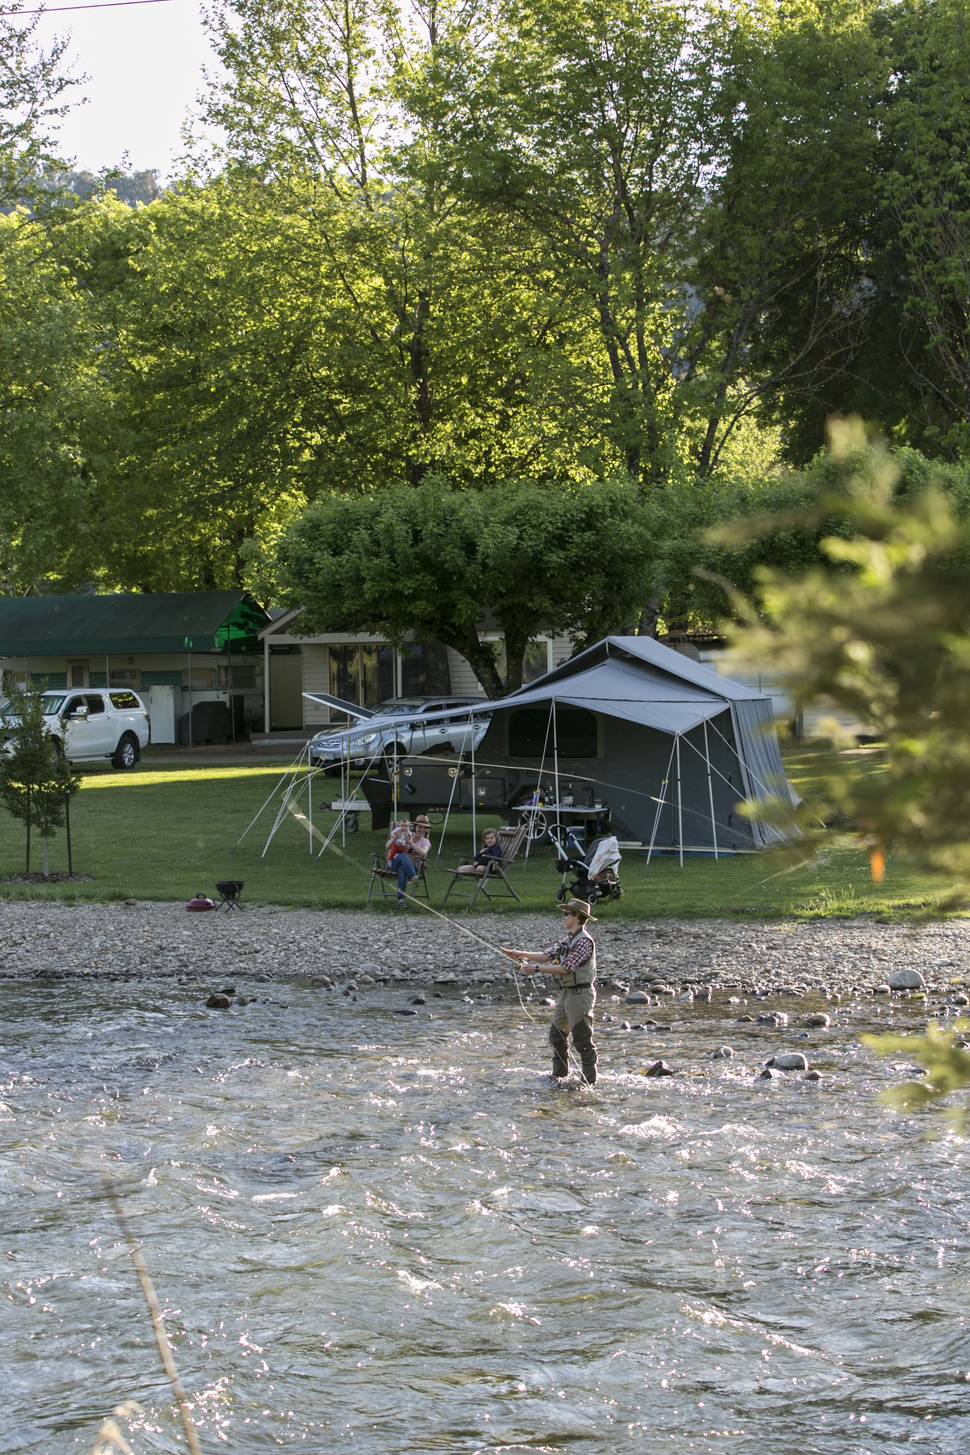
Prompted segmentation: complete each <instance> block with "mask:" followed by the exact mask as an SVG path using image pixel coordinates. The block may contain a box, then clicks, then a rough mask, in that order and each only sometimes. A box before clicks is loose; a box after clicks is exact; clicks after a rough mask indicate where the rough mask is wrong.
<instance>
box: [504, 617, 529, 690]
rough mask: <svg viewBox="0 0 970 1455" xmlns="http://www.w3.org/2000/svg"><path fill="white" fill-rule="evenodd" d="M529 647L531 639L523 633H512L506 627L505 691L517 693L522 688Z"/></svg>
mask: <svg viewBox="0 0 970 1455" xmlns="http://www.w3.org/2000/svg"><path fill="white" fill-rule="evenodd" d="M528 645H529V638H528V637H527V636H523V635H522V634H521V632H515V631H510V630H509V628H508V627H505V691H506V692H515V691H516V689H517V688H519V687H521V686H522V676H523V672H524V669H525V652H526V648H527V647H528Z"/></svg>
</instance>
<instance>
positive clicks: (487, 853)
mask: <svg viewBox="0 0 970 1455" xmlns="http://www.w3.org/2000/svg"><path fill="white" fill-rule="evenodd" d="M501 858H502V845H501V844H500V843H499V838H498V833H497V831H496V830H495V829H486V830H485V832H484V834H483V835H482V847H481V848H480V849H479V851H478V853H477V854H476V855H475V857H474V859H470V860H469V859H466V860H465V861H464V862H463V863H462V864H460V865H459V866H458V868H457V869H456V870H455V873H456V874H479V875H481V874H487V873H488V866H489V864H491V863H493V862H495V863H498V862H500V861H501Z"/></svg>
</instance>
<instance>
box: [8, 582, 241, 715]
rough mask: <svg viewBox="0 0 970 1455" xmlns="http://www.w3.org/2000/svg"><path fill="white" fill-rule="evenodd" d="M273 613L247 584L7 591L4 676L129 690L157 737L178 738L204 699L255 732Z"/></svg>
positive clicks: (33, 683)
mask: <svg viewBox="0 0 970 1455" xmlns="http://www.w3.org/2000/svg"><path fill="white" fill-rule="evenodd" d="M269 621H270V615H269V613H268V612H267V611H265V610H264V609H263V607H261V606H260V605H259V603H258V602H257V601H255V600H254V599H253V597H252V596H250V595H249V593H248V592H245V591H169V592H161V593H158V594H153V595H147V594H139V593H134V592H131V593H124V594H117V595H111V596H96V595H78V596H16V597H10V596H8V597H0V673H2V678H3V681H4V682H5V683H8V684H9V683H10V682H16V683H17V684H19V685H21V686H27V687H43V686H47V687H68V688H78V687H130V688H133V689H134V690H135V691H137V692H138V693H140V695H141V696H142V697H143V698H144V700H145V702H146V705H147V706H148V709H149V712H150V713H151V717H152V741H153V742H156V743H159V742H162V743H164V742H175V741H176V740H177V737H178V725H179V722H180V720H181V719H182V718H183V717H184V715H185V714H186V713H188V712H190V711H191V709H192V707H193V706H194V705H195V704H196V703H198V702H204V701H217V702H218V701H221V702H225V703H227V705H228V706H229V708H230V712H231V713H232V721H233V723H234V724H236V725H237V726H238V727H239V730H240V732H248V731H249V730H250V728H251V727H253V726H258V725H260V724H261V723H262V720H263V647H262V643H261V641H260V637H259V634H260V632H261V631H262V630H263V629H264V628H265V627H266V625H267V624H268V623H269Z"/></svg>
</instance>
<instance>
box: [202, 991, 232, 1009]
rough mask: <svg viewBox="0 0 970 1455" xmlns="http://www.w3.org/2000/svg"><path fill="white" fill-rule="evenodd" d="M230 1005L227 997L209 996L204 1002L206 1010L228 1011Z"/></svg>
mask: <svg viewBox="0 0 970 1455" xmlns="http://www.w3.org/2000/svg"><path fill="white" fill-rule="evenodd" d="M231 1005H232V1001H231V1000H230V999H229V996H228V995H218V994H217V995H210V996H209V999H208V1000H207V1001H206V1009H207V1010H228V1009H229V1007H230V1006H231Z"/></svg>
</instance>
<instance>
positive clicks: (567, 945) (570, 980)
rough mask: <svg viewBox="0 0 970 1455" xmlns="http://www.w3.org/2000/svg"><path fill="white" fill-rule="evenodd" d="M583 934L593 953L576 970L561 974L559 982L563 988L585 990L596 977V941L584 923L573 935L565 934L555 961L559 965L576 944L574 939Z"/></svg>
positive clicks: (578, 938) (579, 937) (580, 937)
mask: <svg viewBox="0 0 970 1455" xmlns="http://www.w3.org/2000/svg"><path fill="white" fill-rule="evenodd" d="M583 935H585V936H586V938H587V939H588V940H589V942H590V944H591V945H592V946H593V953H592V955H591V956H590V958H589V959H588V960H587V961H586V964H585V965H580V967H579V969H578V970H573V971H571V972H570V974H569V975H563V976H562V978H561V980H560V982H559V983H560V985H561V986H562V988H563V989H564V990H585V989H586V987H587V986H589V985H592V983H593V981H594V980H595V979H596V942H595V940H594V939H593V936H592V935H591V934H590V933H589V931H588V930H587V929H586V927H585V925H584V926H583V928H582V929H581V930H577V931H576V933H575V934H574V935H567V936H566V939H565V942H564V944H563V946H562V947H561V948H560V949H559V950H557V952H556V961H557V963H558V964H560V965H561V964H562V962H563V960H565V958H566V956H567V955H568V954H569V952H570V950H571V949H572V948H573V946H574V945H575V944H576V941H577V940H580V939H582V937H583Z"/></svg>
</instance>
